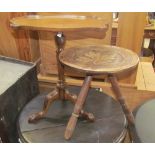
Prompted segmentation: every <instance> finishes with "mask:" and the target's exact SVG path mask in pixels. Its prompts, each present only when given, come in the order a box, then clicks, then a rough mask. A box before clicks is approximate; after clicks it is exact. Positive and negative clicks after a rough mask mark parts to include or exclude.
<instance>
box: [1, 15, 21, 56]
mask: <svg viewBox="0 0 155 155" xmlns="http://www.w3.org/2000/svg"><path fill="white" fill-rule="evenodd" d="M9 19H10V13H8V12H1V13H0V54H1V55H5V56H9V57H13V58H19V53H18V48H17V45H16V41H15V39H14V36H13V34H12V33H11V28H10V26H9Z"/></svg>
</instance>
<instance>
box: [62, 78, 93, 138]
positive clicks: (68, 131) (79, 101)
mask: <svg viewBox="0 0 155 155" xmlns="http://www.w3.org/2000/svg"><path fill="white" fill-rule="evenodd" d="M91 80H92V76H86V78H85V80H84V82H83V85H82V88H81V91H80V93H79V95H78V98H77V100H76V103H75V106H74V110H73V113H72V115H71V117H70V119H69V121H68V124H67V127H66V130H65V135H64V137H65V139H70V138H71V136H72V134H73V132H74V129H75V126H76V123H77V120H78V117H79V114H80V112H81V110H82V108H83V105H84V103H85V100H86V97H87V94H88V91H89V87H90V83H91Z"/></svg>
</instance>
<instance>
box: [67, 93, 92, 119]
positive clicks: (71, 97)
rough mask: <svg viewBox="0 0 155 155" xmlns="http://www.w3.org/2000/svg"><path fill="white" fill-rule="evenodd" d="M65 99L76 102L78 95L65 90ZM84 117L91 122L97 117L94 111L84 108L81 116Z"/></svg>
mask: <svg viewBox="0 0 155 155" xmlns="http://www.w3.org/2000/svg"><path fill="white" fill-rule="evenodd" d="M65 100H69V101H71V103H73V104H76V100H77V95H75V94H71V93H70V92H69V91H68V90H66V91H65ZM79 117H81V118H83V119H86V120H88V121H90V122H94V120H95V117H94V115H93V114H92V113H89V112H86V111H84V110H81V112H80V116H79Z"/></svg>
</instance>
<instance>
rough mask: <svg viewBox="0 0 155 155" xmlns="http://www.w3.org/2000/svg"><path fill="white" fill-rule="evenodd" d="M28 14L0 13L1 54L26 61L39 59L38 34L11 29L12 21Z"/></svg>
mask: <svg viewBox="0 0 155 155" xmlns="http://www.w3.org/2000/svg"><path fill="white" fill-rule="evenodd" d="M28 14H34V13H27V12H0V54H1V55H4V56H8V57H13V58H17V59H21V60H25V61H36V60H37V59H38V58H39V57H40V54H39V42H38V33H37V32H29V31H24V30H20V31H16V30H13V29H12V28H11V27H10V22H9V21H10V19H12V18H14V17H19V16H24V15H28Z"/></svg>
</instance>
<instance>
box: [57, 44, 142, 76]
mask: <svg viewBox="0 0 155 155" xmlns="http://www.w3.org/2000/svg"><path fill="white" fill-rule="evenodd" d="M59 58H60V61H61V62H62V63H63V64H64V65H65V66H68V67H71V68H74V69H77V70H78V71H81V72H86V73H91V74H93V73H94V74H100V73H101V74H103V73H118V72H122V71H125V70H129V69H132V68H134V67H136V66H137V64H138V62H139V58H138V56H137V55H136V54H135V53H134V52H132V51H131V50H128V49H124V48H120V47H116V46H108V45H104V46H86V47H73V48H69V49H66V50H64V51H63V52H62V53H60V55H59Z"/></svg>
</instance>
